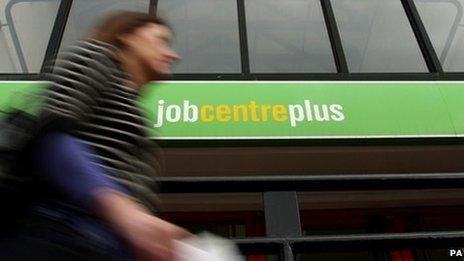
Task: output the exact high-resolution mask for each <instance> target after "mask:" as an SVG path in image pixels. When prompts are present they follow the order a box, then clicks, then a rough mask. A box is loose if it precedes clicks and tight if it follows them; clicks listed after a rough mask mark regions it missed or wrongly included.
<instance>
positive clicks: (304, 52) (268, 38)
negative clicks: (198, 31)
mask: <svg viewBox="0 0 464 261" xmlns="http://www.w3.org/2000/svg"><path fill="white" fill-rule="evenodd" d="M245 9H246V22H247V33H248V44H249V55H250V69H251V72H253V73H324V72H325V73H327V72H336V67H335V63H334V59H333V55H332V48H331V45H330V41H329V36H328V33H327V29H326V25H325V22H324V17H323V14H322V9H321V4H320V1H319V0H309V1H306V0H288V1H285V4H283V2H282V1H279V0H253V1H245Z"/></svg>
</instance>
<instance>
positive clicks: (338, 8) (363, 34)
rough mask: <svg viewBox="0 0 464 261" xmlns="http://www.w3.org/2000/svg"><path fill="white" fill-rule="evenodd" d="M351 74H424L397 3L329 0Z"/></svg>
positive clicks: (419, 54)
mask: <svg viewBox="0 0 464 261" xmlns="http://www.w3.org/2000/svg"><path fill="white" fill-rule="evenodd" d="M332 5H333V9H334V13H335V19H336V21H337V25H338V28H339V31H340V37H341V39H342V44H343V49H344V51H345V55H346V58H347V63H348V69H349V71H350V72H353V73H371V72H385V73H388V72H392V73H393V72H426V71H427V66H426V64H425V61H424V58H423V56H422V53H421V51H420V48H419V45H418V43H417V40H416V38H415V36H414V33H413V31H412V28H411V25H410V24H409V21H408V19H407V17H406V13H405V12H404V9H403V6H402V4H401V1H400V0H369V1H366V0H332Z"/></svg>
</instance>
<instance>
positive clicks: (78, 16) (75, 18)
mask: <svg viewBox="0 0 464 261" xmlns="http://www.w3.org/2000/svg"><path fill="white" fill-rule="evenodd" d="M149 2H150V0H131V1H127V0H105V1H95V0H78V1H73V4H72V7H71V11H70V13H69V18H68V23H67V24H66V30H65V32H64V35H63V41H62V42H61V49H63V48H66V47H67V46H69V45H70V44H72V43H73V42H74V41H76V40H79V39H81V38H83V37H85V35H86V34H87V33H88V30H89V28H91V26H93V25H94V24H95V23H96V22H97V21H98V20H99V19H101V18H102V16H104V15H105V14H106V13H108V12H111V11H117V10H128V11H138V12H144V13H148V8H149Z"/></svg>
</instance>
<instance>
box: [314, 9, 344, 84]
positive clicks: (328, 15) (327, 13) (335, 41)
mask: <svg viewBox="0 0 464 261" xmlns="http://www.w3.org/2000/svg"><path fill="white" fill-rule="evenodd" d="M320 1H321V6H322V13H323V15H324V20H325V24H326V27H327V31H328V34H329V39H330V43H331V45H332V53H333V56H334V59H335V65H336V67H337V71H338V73H341V74H342V75H343V76H345V75H348V74H349V71H348V65H347V62H346V57H345V53H344V51H343V45H342V40H341V38H340V33H339V31H338V26H337V21H336V20H335V15H334V12H333V8H332V4H331V3H330V0H320Z"/></svg>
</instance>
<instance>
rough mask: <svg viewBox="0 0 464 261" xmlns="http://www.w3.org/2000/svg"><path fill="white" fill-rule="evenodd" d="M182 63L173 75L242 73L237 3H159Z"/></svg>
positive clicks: (201, 0)
mask: <svg viewBox="0 0 464 261" xmlns="http://www.w3.org/2000/svg"><path fill="white" fill-rule="evenodd" d="M158 13H159V14H161V16H162V17H166V18H167V20H168V22H169V24H170V25H171V26H172V28H173V30H174V50H176V51H177V52H178V53H179V54H180V56H181V57H182V60H181V61H180V62H179V64H177V65H176V66H175V67H174V73H240V72H241V63H240V44H239V33H238V16H237V1H230V0H196V1H192V0H159V1H158Z"/></svg>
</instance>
